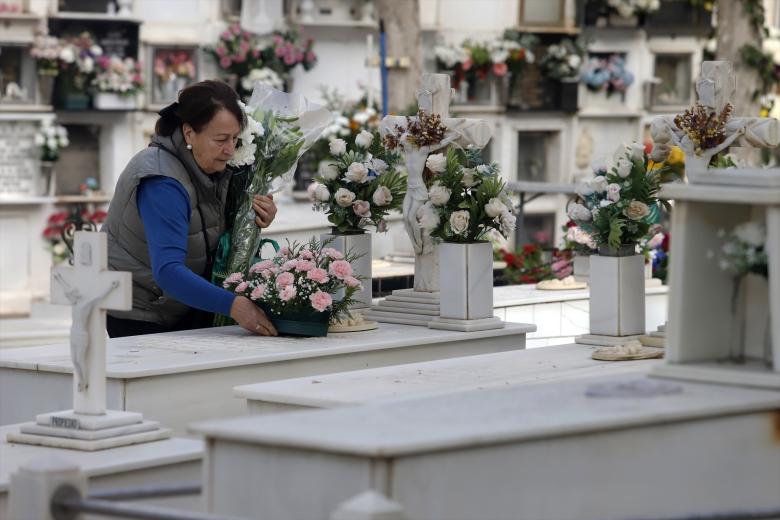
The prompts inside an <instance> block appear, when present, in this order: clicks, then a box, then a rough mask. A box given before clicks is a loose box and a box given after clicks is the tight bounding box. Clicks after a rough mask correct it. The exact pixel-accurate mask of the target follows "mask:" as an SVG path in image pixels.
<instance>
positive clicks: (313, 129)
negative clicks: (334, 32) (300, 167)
mask: <svg viewBox="0 0 780 520" xmlns="http://www.w3.org/2000/svg"><path fill="white" fill-rule="evenodd" d="M242 106H243V108H244V110H245V112H246V116H247V124H246V127H245V128H244V130H243V132H242V133H241V134H240V135H239V143H238V146H237V148H236V152H235V155H234V156H233V159H232V160H231V161H230V162H229V163H228V164H229V166H231V167H232V168H235V169H238V171H237V173H236V174H235V175H234V177H233V178H232V180H231V187H230V190H229V193H228V201H227V218H228V226H230V225H231V222H232V229H229V233H230V235H229V244H230V245H229V251H224V250H222V251H220V252H219V253H218V255H217V256H218V257H221V258H225V257H227V259H228V260H227V264H226V265H220V264H217V265H215V266H214V278H215V279H220V278H224V276H226V274H227V273H244V274H247V273H248V271H249V267H250V266H251V265H252V263H253V260H254V257H255V255H256V254H257V252H258V248H259V247H260V242H261V239H260V229H259V228H258V227H257V225H256V223H255V213H254V210H253V209H252V199H253V197H254V196H255V195H258V194H260V195H265V194H270V193H274V192H277V191H279V190H281V189H282V188H283V187H284V186H285V185H286V184H287V183H289V182H290V181H291V180H292V176H293V174H294V172H295V167H296V165H297V163H298V159H299V158H300V157H301V155H302V154H303V153H304V152H305V151H306V150H307V149H308V148H309V147H310V146H311V145H312V144H314V142H315V141H316V140H317V138H319V135H320V133H321V132H322V130H323V128H325V126H327V125H328V123H329V122H330V114H329V113H328V111H327V110H325V109H324V108H322V107H320V106H319V105H315V104H313V103H309V101H308V100H307V99H306V98H304V97H303V96H300V95H294V94H287V93H284V92H280V91H278V90H275V89H273V88H270V87H268V86H266V85H262V84H259V85H256V86H255V89H254V92H253V93H252V98H251V100H250V101H249V105H242ZM225 242H227V240H223V241H222V243H223V244H224V243H225Z"/></svg>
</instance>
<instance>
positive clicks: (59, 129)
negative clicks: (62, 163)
mask: <svg viewBox="0 0 780 520" xmlns="http://www.w3.org/2000/svg"><path fill="white" fill-rule="evenodd" d="M34 139H35V145H36V146H38V147H40V149H41V160H42V161H56V160H57V159H59V158H60V151H61V150H62V149H63V148H65V147H66V146H68V145H69V144H70V141H69V140H68V130H67V129H66V128H65V127H64V126H62V125H58V124H54V123H53V122H52V121H51V120H49V119H44V120H43V121H42V122H41V127H40V128H39V129H38V132H37V133H36V134H35V138H34Z"/></svg>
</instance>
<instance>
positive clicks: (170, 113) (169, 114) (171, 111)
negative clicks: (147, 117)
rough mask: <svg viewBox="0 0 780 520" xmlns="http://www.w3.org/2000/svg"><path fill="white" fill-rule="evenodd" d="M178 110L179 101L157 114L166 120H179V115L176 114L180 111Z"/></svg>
mask: <svg viewBox="0 0 780 520" xmlns="http://www.w3.org/2000/svg"><path fill="white" fill-rule="evenodd" d="M178 109H179V102H178V101H174V102H173V103H171V104H170V105H168V106H167V107H165V108H163V109H162V110H160V111H159V112H157V113H158V114H159V115H160V117H163V118H165V119H168V118H173V117H175V118H177V119H178V118H179V114H177V113H176V112H177V111H178Z"/></svg>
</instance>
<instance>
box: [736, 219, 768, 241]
mask: <svg viewBox="0 0 780 520" xmlns="http://www.w3.org/2000/svg"><path fill="white" fill-rule="evenodd" d="M734 236H736V237H737V238H738V239H740V240H741V241H742V242H745V243H746V244H749V245H751V246H753V247H759V246H763V245H764V242H766V230H765V229H764V226H762V225H761V224H760V223H758V222H745V223H744V224H740V225H739V226H737V227H735V228H734Z"/></svg>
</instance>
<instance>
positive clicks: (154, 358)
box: [0, 323, 536, 434]
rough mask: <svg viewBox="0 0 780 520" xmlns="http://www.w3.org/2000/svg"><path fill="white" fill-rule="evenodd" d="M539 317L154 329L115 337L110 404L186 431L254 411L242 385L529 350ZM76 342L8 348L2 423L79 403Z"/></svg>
mask: <svg viewBox="0 0 780 520" xmlns="http://www.w3.org/2000/svg"><path fill="white" fill-rule="evenodd" d="M534 330H536V327H535V326H533V325H523V324H517V323H513V324H508V325H507V327H506V328H505V329H497V330H490V331H484V332H472V333H463V332H449V331H441V330H431V329H428V328H424V327H410V326H405V325H395V324H383V325H381V326H380V327H379V329H377V330H372V331H367V332H354V333H350V334H331V335H328V336H326V337H323V338H298V339H296V338H290V337H275V338H268V337H262V336H257V335H253V334H249V333H248V332H246V331H244V330H243V329H241V328H240V327H237V326H233V327H219V328H212V329H201V330H192V331H186V332H172V333H166V334H151V335H147V336H131V337H127V338H116V339H110V340H108V343H107V352H106V366H107V371H106V373H107V378H108V381H107V388H106V394H107V396H106V404H107V407H108V408H109V409H112V410H123V411H128V410H129V411H134V412H138V413H142V414H143V415H144V417H146V418H147V419H149V420H152V421H159V422H160V423H162V424H164V425H165V426H166V427H170V428H171V429H173V431H174V432H175V433H176V434H180V433H183V432H185V431H186V426H187V424H188V423H190V422H192V421H197V420H202V419H204V418H220V417H230V416H236V415H241V414H243V413H245V411H246V407H245V405H244V403H243V402H242V401H241V400H239V399H236V398H235V397H233V395H232V389H233V387H234V386H236V385H241V384H250V383H258V382H262V381H273V380H277V379H286V378H291V377H301V376H311V375H315V374H326V373H332V372H344V371H348V370H358V369H364V368H373V367H379V366H388V365H398V364H402V363H410V362H416V361H428V360H433V359H442V358H448V357H459V356H468V355H474V354H486V353H491V352H502V351H506V350H517V349H523V348H525V336H526V334H527V333H529V332H533V331H534ZM72 371H73V368H72V364H71V361H70V352H69V349H68V346H67V345H50V346H43V347H24V348H18V349H4V350H2V351H0V424H11V423H18V422H22V421H26V420H29V418H31V417H35V416H36V414H40V413H46V412H50V411H52V410H58V409H65V408H67V407H69V406H70V405H71V392H70V389H71V385H72V376H71V373H72Z"/></svg>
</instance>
